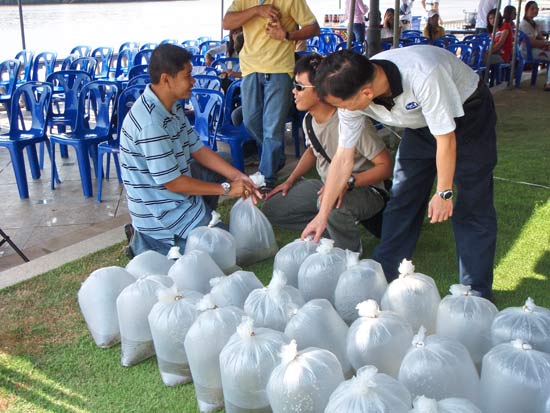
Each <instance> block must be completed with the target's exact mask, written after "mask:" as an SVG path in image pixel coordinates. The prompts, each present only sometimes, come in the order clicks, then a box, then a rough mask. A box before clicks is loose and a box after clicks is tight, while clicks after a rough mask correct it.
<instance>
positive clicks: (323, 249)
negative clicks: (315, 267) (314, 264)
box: [317, 238, 334, 254]
mask: <svg viewBox="0 0 550 413" xmlns="http://www.w3.org/2000/svg"><path fill="white" fill-rule="evenodd" d="M333 247H334V240H331V239H329V238H321V241H320V242H319V246H318V247H317V252H318V253H319V254H328V253H330V251H332V248H333Z"/></svg>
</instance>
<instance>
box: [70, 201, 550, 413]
mask: <svg viewBox="0 0 550 413" xmlns="http://www.w3.org/2000/svg"><path fill="white" fill-rule="evenodd" d="M251 205H252V204H251ZM248 207H249V208H251V207H253V208H256V207H255V206H254V205H252V206H250V205H249V206H248ZM249 212H250V211H249ZM254 214H256V212H255V211H254ZM214 218H215V219H217V217H215V216H214ZM247 225H249V226H250V225H252V224H250V223H249V224H247ZM254 225H255V224H254ZM193 236H194V237H195V239H194V241H193V242H195V245H197V246H200V248H197V249H190V250H188V249H187V248H186V251H185V253H184V254H183V255H181V254H180V253H179V251H176V250H172V251H171V252H170V253H169V256H170V257H171V258H172V259H168V258H167V257H164V256H162V255H160V254H158V253H155V252H152V251H147V252H145V253H143V254H141V255H139V256H137V257H135V258H134V259H132V260H131V261H130V262H129V263H128V265H127V267H126V268H119V267H107V268H102V269H99V270H96V271H94V272H93V273H92V274H90V276H89V277H88V279H87V280H86V281H85V282H84V283H83V284H82V287H81V288H80V291H79V292H78V301H79V305H80V308H81V311H82V314H83V316H84V319H85V320H86V323H87V325H88V328H89V330H90V333H91V335H92V337H93V339H94V341H95V343H96V344H97V345H98V346H99V347H110V346H113V345H114V344H116V343H118V342H120V343H121V364H122V365H123V366H133V365H135V364H137V363H139V362H141V361H143V360H145V359H147V358H149V357H152V356H154V355H156V359H157V363H158V368H159V372H160V376H161V378H162V381H163V383H164V384H165V385H167V386H176V385H180V384H185V383H190V382H191V381H192V382H193V385H194V387H195V394H196V398H197V403H198V406H199V410H200V411H201V412H211V411H215V410H218V409H221V408H225V411H226V412H228V413H245V412H247V413H249V412H256V413H262V412H266V413H267V412H275V413H278V412H279V413H282V412H285V413H286V412H297V411H300V412H309V413H315V412H326V413H332V412H334V413H336V412H338V413H340V412H353V413H356V412H357V413H363V412H365V413H366V412H368V413H372V412H374V413H377V412H380V413H382V412H392V413H394V412H397V413H400V412H404V413H408V412H422V413H432V412H433V413H437V412H444V413H447V412H448V413H462V412H464V413H466V412H470V413H477V412H484V413H519V412H533V413H539V412H540V413H549V412H550V311H549V310H547V309H545V308H542V307H539V306H537V305H536V304H535V303H534V302H533V300H532V299H530V298H529V299H527V301H526V302H525V304H524V305H523V306H521V307H515V308H507V309H504V310H503V311H500V312H499V311H498V310H497V308H496V307H495V306H494V305H493V304H492V303H491V302H490V301H488V300H486V299H484V298H481V297H478V296H476V295H475V294H473V293H472V290H471V288H470V287H469V286H464V285H453V286H451V287H450V294H449V295H447V296H446V297H443V299H441V297H440V295H439V292H438V290H437V288H436V285H435V282H434V280H433V279H432V278H430V277H429V276H427V275H425V274H421V273H418V272H416V270H415V268H414V265H413V264H412V262H410V261H407V260H404V261H403V262H402V263H401V265H400V267H399V270H400V275H399V278H398V279H396V280H394V281H392V282H391V283H390V284H389V285H388V283H387V282H386V279H385V276H384V273H383V271H382V268H381V266H380V265H379V264H378V263H377V262H375V261H372V260H359V255H358V254H355V253H351V252H349V251H343V250H341V249H339V248H334V246H333V243H332V241H330V240H325V239H323V240H321V242H320V243H319V244H316V243H314V242H312V241H311V240H296V241H294V242H292V243H290V244H288V245H286V246H285V247H283V248H282V249H281V250H280V251H279V252H278V253H277V254H276V256H275V258H274V271H273V276H272V278H271V281H270V283H269V284H268V285H267V286H265V287H264V286H263V284H262V283H261V281H260V280H259V279H258V278H257V277H256V275H255V274H254V273H253V272H250V271H243V270H235V271H233V272H231V273H229V274H228V275H226V271H227V270H228V269H229V268H237V267H235V263H236V262H241V261H240V260H239V258H238V256H239V252H238V251H239V248H238V247H236V248H235V249H234V250H233V249H232V248H231V247H227V246H226V244H225V243H226V242H229V243H233V244H232V245H238V243H237V241H236V237H234V236H232V235H231V234H230V233H229V232H227V231H224V230H222V229H219V228H216V227H214V226H212V227H209V228H204V229H203V231H201V233H200V234H199V233H195V234H194V235H193ZM268 238H269V237H268ZM243 239H244V238H243ZM214 244H215V245H216V246H215V247H214V248H215V249H216V253H219V248H227V249H226V251H227V252H228V255H229V259H227V256H224V255H223V254H219V256H218V257H217V258H215V255H214V256H213V255H211V253H210V252H209V250H210V249H212V248H213V247H212V245H214ZM188 245H189V244H188ZM222 245H224V246H223V247H222ZM227 245H229V244H227ZM267 245H268V244H265V245H264V246H265V247H266V249H263V251H267V248H268V247H267ZM251 250H252V249H248V250H247V251H248V252H250V251H251ZM233 251H235V254H233ZM270 251H271V252H270V253H269V254H272V252H273V250H270ZM248 252H247V254H248ZM256 252H257V251H256ZM256 252H255V253H254V254H256ZM262 254H264V253H262ZM255 256H256V257H260V256H263V255H261V254H259V253H258V254H256V255H255ZM222 258H223V259H222ZM220 264H223V265H224V268H222V267H221V265H220Z"/></svg>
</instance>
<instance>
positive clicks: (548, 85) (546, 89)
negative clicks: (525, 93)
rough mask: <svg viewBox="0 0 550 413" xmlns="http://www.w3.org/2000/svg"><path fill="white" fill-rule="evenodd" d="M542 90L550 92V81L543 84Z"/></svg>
mask: <svg viewBox="0 0 550 413" xmlns="http://www.w3.org/2000/svg"><path fill="white" fill-rule="evenodd" d="M544 91H545V92H550V83H547V84H546V85H544Z"/></svg>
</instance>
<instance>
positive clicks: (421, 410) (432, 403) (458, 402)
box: [409, 396, 482, 413]
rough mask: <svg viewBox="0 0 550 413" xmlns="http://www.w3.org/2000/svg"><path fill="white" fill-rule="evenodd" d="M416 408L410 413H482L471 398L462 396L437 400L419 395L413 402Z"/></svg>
mask: <svg viewBox="0 0 550 413" xmlns="http://www.w3.org/2000/svg"><path fill="white" fill-rule="evenodd" d="M413 406H414V408H413V409H412V410H411V411H410V412H409V413H482V412H481V410H479V409H478V408H477V406H476V405H475V404H473V403H472V402H471V401H470V400H467V399H462V398H460V397H449V398H448V399H443V400H439V401H437V400H435V399H429V398H427V397H424V396H419V397H417V398H416V400H415V401H414V402H413Z"/></svg>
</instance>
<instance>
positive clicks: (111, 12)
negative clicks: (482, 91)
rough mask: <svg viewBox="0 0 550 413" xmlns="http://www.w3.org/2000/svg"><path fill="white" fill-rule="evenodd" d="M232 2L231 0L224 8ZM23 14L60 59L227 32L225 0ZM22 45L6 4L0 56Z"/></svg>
mask: <svg viewBox="0 0 550 413" xmlns="http://www.w3.org/2000/svg"><path fill="white" fill-rule="evenodd" d="M504 1H506V0H503V2H504ZM506 2H507V1H506ZM230 3H231V0H225V6H224V9H227V8H228V7H229V5H230ZM365 4H369V2H368V1H365ZM309 5H310V7H311V9H312V10H313V12H314V13H315V15H316V16H317V19H318V21H319V22H320V23H322V22H323V21H324V15H325V13H336V12H338V10H339V9H341V8H343V7H345V6H344V5H345V0H309ZM476 5H477V0H442V1H441V5H440V9H441V16H442V18H443V19H447V20H455V19H463V18H464V13H463V10H464V9H465V10H468V11H474V10H475V9H476ZM393 6H394V1H393V0H381V1H380V10H381V11H382V13H383V12H384V10H385V9H386V8H387V7H393ZM23 14H24V24H25V26H24V27H25V39H26V45H27V49H31V50H34V51H35V52H36V53H38V52H40V51H45V50H52V51H55V52H57V54H58V57H59V58H61V57H65V56H66V55H68V54H69V52H70V50H71V49H72V47H73V46H75V45H78V44H86V45H90V46H92V47H98V46H112V47H114V48H116V49H118V46H119V45H120V44H121V43H123V42H125V41H128V40H133V41H138V42H140V43H144V42H159V41H161V40H163V39H167V38H175V39H177V40H179V41H180V42H181V41H183V40H186V39H195V38H197V37H199V36H210V37H211V38H213V39H219V38H220V37H221V34H222V32H221V18H222V14H221V0H195V1H160V2H139V3H101V4H93V3H85V4H55V5H23ZM413 14H414V15H421V14H422V10H421V5H420V0H417V1H416V2H415V3H414V7H413ZM224 34H226V33H224ZM21 48H22V43H21V32H20V27H19V9H18V8H17V7H16V6H0V61H3V60H5V59H9V58H13V57H14V56H15V54H16V53H17V52H18V51H19V50H21Z"/></svg>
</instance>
